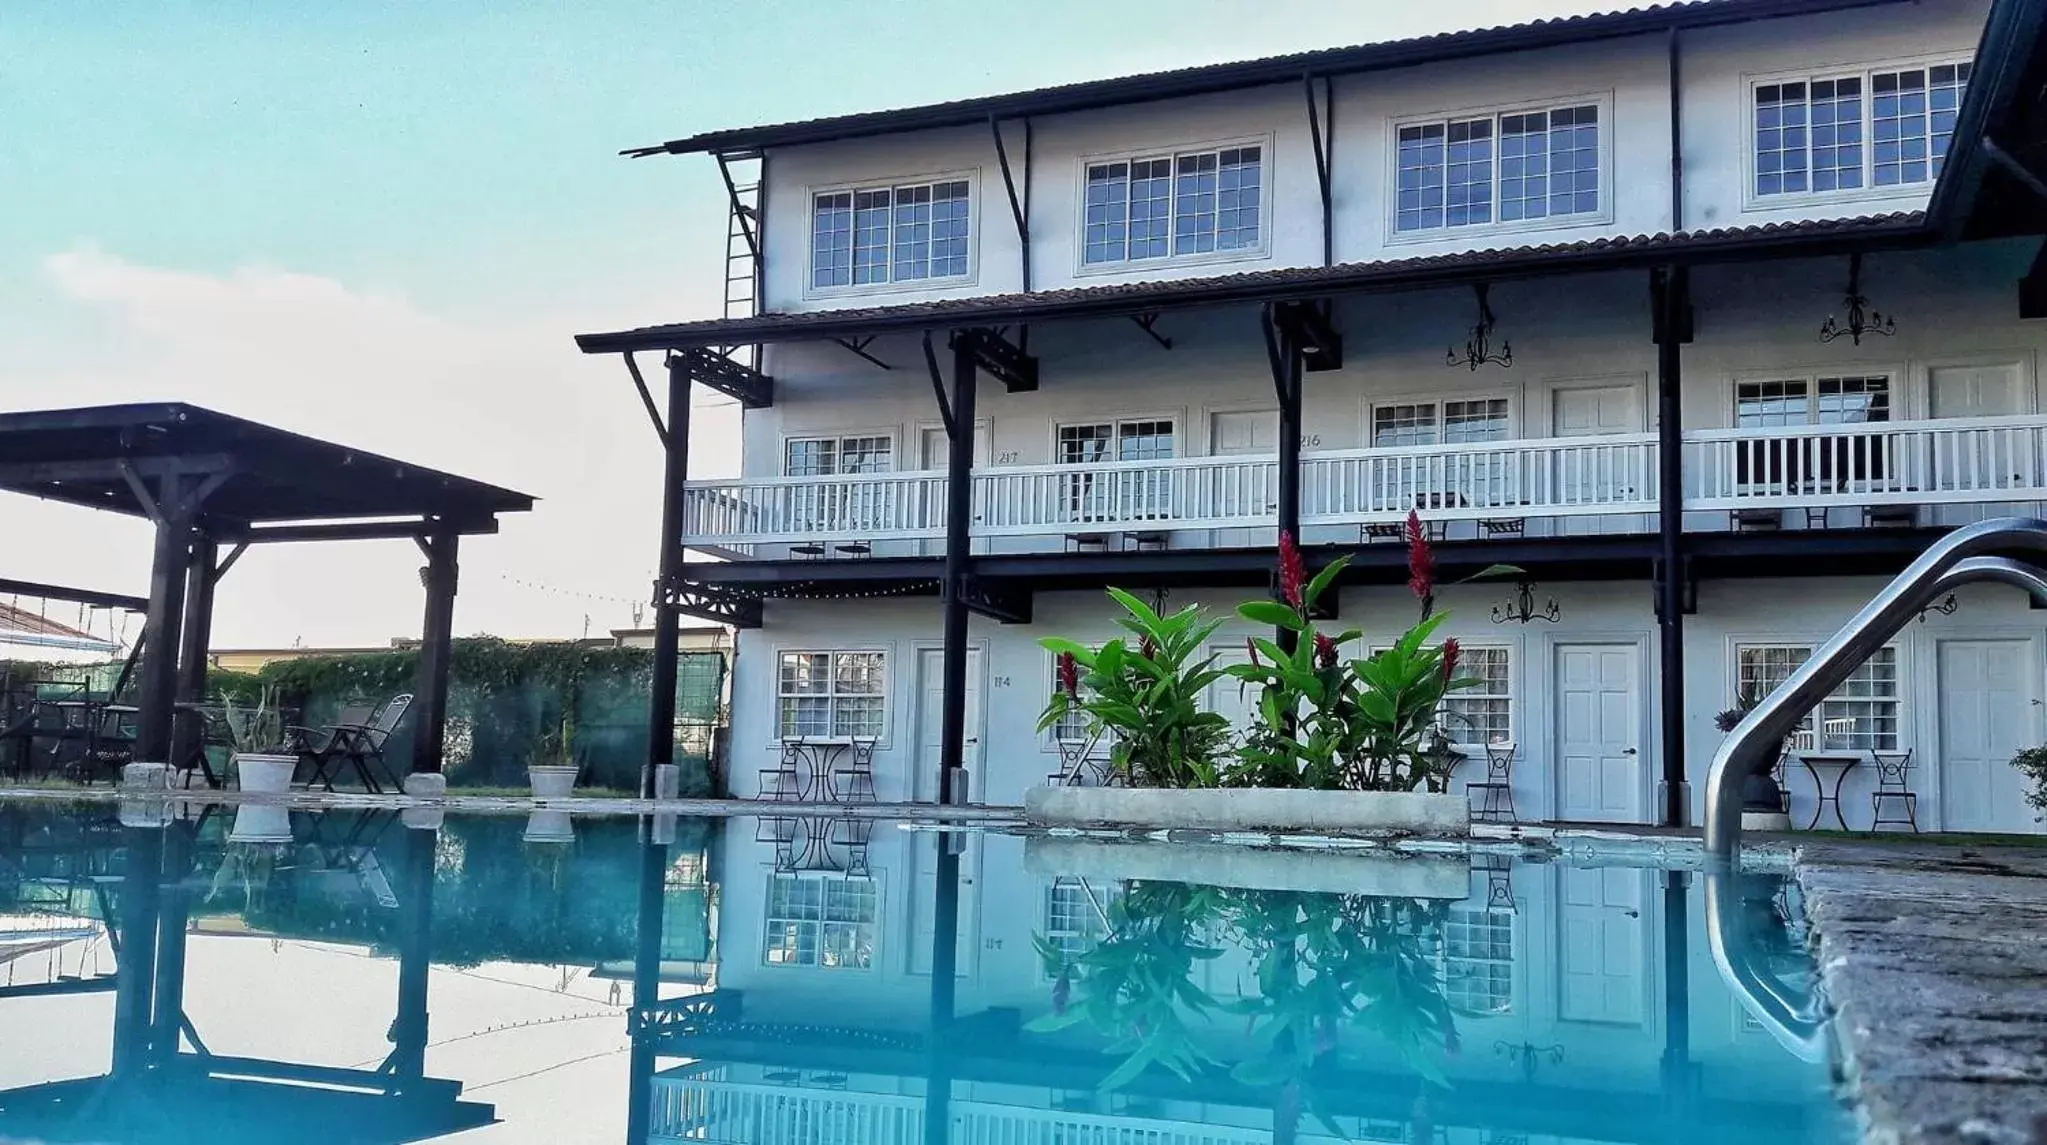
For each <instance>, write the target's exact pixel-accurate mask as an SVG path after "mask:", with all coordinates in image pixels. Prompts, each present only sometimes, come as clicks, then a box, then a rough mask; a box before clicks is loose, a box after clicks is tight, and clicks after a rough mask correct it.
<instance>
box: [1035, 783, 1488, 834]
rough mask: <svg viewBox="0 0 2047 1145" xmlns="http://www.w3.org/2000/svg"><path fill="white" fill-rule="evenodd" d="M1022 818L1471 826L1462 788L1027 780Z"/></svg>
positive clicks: (1332, 827) (1071, 823)
mask: <svg viewBox="0 0 2047 1145" xmlns="http://www.w3.org/2000/svg"><path fill="white" fill-rule="evenodd" d="M1024 818H1026V819H1028V820H1029V821H1030V822H1032V823H1034V824H1037V825H1040V826H1048V827H1050V826H1057V827H1083V826H1086V827H1145V828H1191V829H1195V830H1207V831H1281V832H1313V833H1316V834H1327V835H1430V836H1437V837H1452V838H1461V837H1464V836H1468V835H1470V834H1471V804H1470V802H1469V801H1468V800H1467V799H1466V798H1465V797H1464V796H1463V795H1461V794H1450V793H1444V794H1437V793H1434V792H1423V791H1303V790H1299V789H1295V788H1266V787H1233V788H1196V789H1187V790H1179V789H1173V788H1164V787H1033V788H1031V789H1030V790H1029V791H1027V792H1025V793H1024Z"/></svg>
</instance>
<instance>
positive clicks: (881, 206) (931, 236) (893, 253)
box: [810, 179, 968, 289]
mask: <svg viewBox="0 0 2047 1145" xmlns="http://www.w3.org/2000/svg"><path fill="white" fill-rule="evenodd" d="M810 219H811V223H810V285H811V286H812V287H813V288H819V289H828V288H831V287H835V286H874V285H880V284H884V283H891V282H916V281H921V280H923V279H930V278H963V277H965V276H966V273H967V224H968V205H967V181H966V180H964V179H951V180H947V181H944V182H938V183H912V184H907V185H904V186H896V187H863V188H859V189H857V190H850V191H821V192H818V193H817V194H815V195H812V196H811V200H810Z"/></svg>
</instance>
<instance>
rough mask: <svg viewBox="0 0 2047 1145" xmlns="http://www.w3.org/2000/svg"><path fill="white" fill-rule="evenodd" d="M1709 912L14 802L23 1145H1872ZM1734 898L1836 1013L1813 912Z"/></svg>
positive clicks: (1016, 853) (1623, 879) (672, 823)
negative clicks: (1716, 939)
mask: <svg viewBox="0 0 2047 1145" xmlns="http://www.w3.org/2000/svg"><path fill="white" fill-rule="evenodd" d="M143 870H151V871H155V872H158V877H156V878H154V879H141V878H137V877H135V876H136V873H137V872H139V871H143ZM1184 880H1196V881H1184ZM1204 880H1205V881H1204ZM1702 890H1703V887H1702V885H1701V880H1700V879H1699V878H1697V877H1695V876H1692V875H1688V874H1686V873H1684V872H1681V871H1665V870H1658V869H1653V868H1645V867H1641V866H1625V865H1600V864H1598V863H1595V862H1587V861H1577V862H1569V861H1562V860H1557V861H1548V862H1544V861H1538V859H1537V858H1536V857H1534V856H1530V855H1525V854H1509V853H1504V852H1500V853H1477V854H1465V853H1455V854H1433V855H1428V854H1425V855H1407V856H1394V855H1391V854H1388V853H1383V852H1359V851H1344V852H1330V851H1321V852H1316V851H1306V852H1284V851H1253V850H1248V849H1244V848H1222V847H1200V846H1181V845H1172V846H1167V845H1165V844H1150V843H1144V844H1139V843H1129V842H1120V841H1108V842H1105V841H1097V840H1090V839H1084V838H1051V837H1047V836H1043V835H1026V834H1022V833H1011V832H1005V831H999V830H975V831H941V830H937V829H935V828H933V827H930V826H928V825H922V826H920V825H915V824H907V825H906V824H896V823H887V822H865V821H860V820H805V819H758V818H750V817H739V818H731V819H718V820H681V821H676V820H673V819H653V820H644V821H643V820H635V819H630V818H583V817H577V818H575V819H573V820H572V819H570V818H569V817H568V816H566V815H562V814H557V813H540V814H536V815H535V816H533V817H532V818H530V819H522V818H508V817H493V816H454V815H450V816H448V817H446V819H445V821H444V822H440V823H439V824H438V825H437V826H408V825H407V824H406V823H405V822H403V821H401V819H400V817H399V815H398V814H397V813H396V812H395V811H392V812H366V811H330V812H324V813H319V812H310V811H287V810H285V809H283V808H278V807H243V808H240V809H235V808H215V809H210V810H206V809H201V808H197V807H189V808H186V809H184V810H183V811H181V812H179V813H177V814H174V815H164V816H158V815H152V814H148V813H141V814H138V813H136V812H134V811H131V812H130V813H129V814H127V816H126V822H123V820H122V817H121V816H119V815H118V814H117V811H116V808H115V806H114V805H113V804H91V805H85V804H78V805H70V806H53V805H50V804H12V805H10V804H4V803H0V959H4V965H0V978H4V981H5V985H4V987H0V1140H16V1139H26V1140H34V1139H48V1140H66V1141H81V1140H95V1141H131V1140H132V1141H175V1140H185V1139H192V1140H202V1139H203V1140H207V1141H214V1142H229V1143H232V1145H245V1143H248V1142H256V1141H269V1140H286V1139H289V1140H292V1141H294V1142H308V1141H337V1142H339V1141H349V1142H396V1141H414V1140H428V1139H435V1138H438V1137H441V1136H444V1135H460V1136H461V1137H462V1138H463V1139H469V1138H476V1139H484V1140H503V1141H602V1142H616V1141H620V1140H625V1141H631V1142H643V1141H644V1142H664V1141H706V1142H731V1143H748V1145H756V1143H757V1145H766V1143H771V1142H775V1143H779V1142H791V1143H795V1142H804V1143H809V1142H837V1143H843V1145H875V1143H880V1142H896V1141H909V1142H923V1141H928V1142H941V1141H949V1142H956V1143H960V1145H969V1143H971V1145H1026V1143H1029V1145H1053V1143H1060V1145H1067V1143H1075V1145H1080V1143H1104V1145H1106V1143H1112V1142H1113V1143H1117V1145H1123V1143H1133V1145H1134V1143H1139V1142H1142V1143H1145V1145H1224V1143H1230V1145H1234V1143H1238V1142H1244V1143H1250V1142H1271V1141H1279V1142H1286V1141H1294V1142H1302V1143H1311V1142H1312V1143H1317V1145H1325V1143H1329V1142H1336V1141H1343V1140H1351V1141H1392V1142H1441V1143H1444V1145H1450V1143H1472V1145H1480V1143H1486V1145H1510V1143H1527V1145H1536V1143H1550V1142H1564V1141H1573V1142H1576V1141H1615V1142H1620V1141H1648V1140H1655V1141H1662V1142H1669V1141H1702V1142H1703V1141H1716V1142H1717V1141H1723V1140H1741V1141H1745V1142H1747V1141H1760V1142H1775V1141H1782V1142H1810V1141H1835V1140H1844V1139H1847V1138H1848V1137H1849V1136H1850V1131H1849V1119H1848V1118H1847V1116H1846V1115H1845V1114H1844V1113H1843V1112H1842V1111H1841V1110H1840V1108H1839V1106H1838V1104H1837V1103H1836V1101H1835V1100H1834V1098H1833V1097H1832V1096H1831V1086H1830V1082H1829V1072H1828V1068H1827V1066H1826V1064H1825V1063H1824V1061H1823V1060H1822V1061H1809V1060H1804V1059H1803V1058H1801V1057H1800V1056H1797V1055H1795V1054H1793V1053H1792V1052H1788V1051H1787V1050H1786V1049H1785V1048H1784V1045H1782V1044H1780V1041H1779V1038H1778V1037H1777V1036H1773V1030H1772V1025H1771V1023H1770V1022H1769V1021H1768V1020H1767V1019H1766V1018H1762V1017H1759V1016H1757V1015H1754V1014H1752V1013H1751V1012H1750V1011H1749V1010H1748V1009H1745V1008H1744V1007H1743V1006H1742V1005H1740V1004H1739V1003H1738V1002H1737V1000H1736V998H1735V996H1734V995H1733V994H1732V993H1731V992H1730V990H1729V989H1728V988H1727V986H1726V985H1725V984H1724V983H1723V980H1722V978H1721V975H1720V973H1719V972H1718V971H1717V970H1716V968H1715V963H1714V960H1713V956H1712V952H1711V950H1710V943H1709V940H1708V935H1707V927H1706V920H1705V906H1706V904H1705V903H1704V901H1703V894H1702ZM1722 893H1723V894H1731V895H1733V896H1734V899H1735V900H1736V905H1735V909H1737V910H1739V911H1740V912H1741V913H1742V916H1743V917H1744V918H1745V919H1746V920H1747V921H1748V922H1749V923H1750V924H1751V925H1750V926H1749V927H1748V930H1749V932H1750V933H1751V934H1752V935H1754V936H1755V939H1754V946H1753V949H1751V950H1749V951H1748V952H1747V953H1748V955H1749V959H1748V964H1749V965H1757V966H1762V967H1764V968H1765V969H1767V970H1768V971H1769V972H1770V973H1771V974H1772V976H1773V977H1774V978H1775V980H1776V981H1777V982H1778V984H1780V985H1781V986H1782V987H1783V988H1784V989H1785V990H1786V991H1788V992H1793V993H1795V992H1797V991H1800V990H1803V989H1805V988H1806V982H1807V978H1808V976H1809V973H1810V966H1809V963H1808V962H1807V960H1806V958H1805V956H1804V955H1803V953H1802V938H1801V936H1800V933H1799V930H1798V924H1797V921H1796V918H1797V903H1796V896H1795V892H1794V891H1792V890H1791V889H1790V888H1788V887H1787V886H1786V885H1785V883H1784V881H1783V880H1782V879H1781V878H1777V877H1773V876H1768V875H1750V876H1744V877H1743V878H1742V879H1740V880H1737V881H1736V882H1735V883H1734V884H1733V885H1732V886H1731V887H1730V888H1728V889H1727V890H1725V891H1723V892H1722ZM1806 1056H1807V1057H1812V1056H1818V1055H1813V1054H1810V1053H1808V1054H1806Z"/></svg>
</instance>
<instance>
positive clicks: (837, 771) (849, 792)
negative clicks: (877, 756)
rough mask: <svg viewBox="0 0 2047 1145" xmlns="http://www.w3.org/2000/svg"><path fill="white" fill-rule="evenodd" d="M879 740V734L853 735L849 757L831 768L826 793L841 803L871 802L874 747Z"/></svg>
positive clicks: (872, 798)
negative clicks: (829, 782)
mask: <svg viewBox="0 0 2047 1145" xmlns="http://www.w3.org/2000/svg"><path fill="white" fill-rule="evenodd" d="M880 742H881V739H880V737H879V736H854V737H853V744H852V748H851V751H850V752H849V753H848V755H849V758H848V759H847V760H846V762H844V763H842V764H839V765H837V766H836V767H834V768H832V775H831V790H830V791H829V792H828V793H827V794H829V795H830V796H831V797H832V798H833V799H835V800H837V801H839V802H841V803H873V802H874V801H875V794H874V747H875V745H876V744H878V743H880Z"/></svg>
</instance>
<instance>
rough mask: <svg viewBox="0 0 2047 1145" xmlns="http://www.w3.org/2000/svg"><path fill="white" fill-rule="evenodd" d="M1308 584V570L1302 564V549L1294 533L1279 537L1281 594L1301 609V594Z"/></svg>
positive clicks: (1283, 534)
mask: <svg viewBox="0 0 2047 1145" xmlns="http://www.w3.org/2000/svg"><path fill="white" fill-rule="evenodd" d="M1307 583H1308V570H1307V569H1306V568H1305V567H1303V566H1302V564H1301V549H1300V546H1299V545H1296V544H1294V535H1293V534H1292V533H1284V532H1283V533H1281V534H1280V535H1279V593H1280V595H1281V596H1283V597H1285V598H1286V602H1287V603H1288V604H1291V605H1293V606H1294V607H1295V608H1299V607H1301V592H1302V590H1303V588H1305V587H1306V585H1307Z"/></svg>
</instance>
